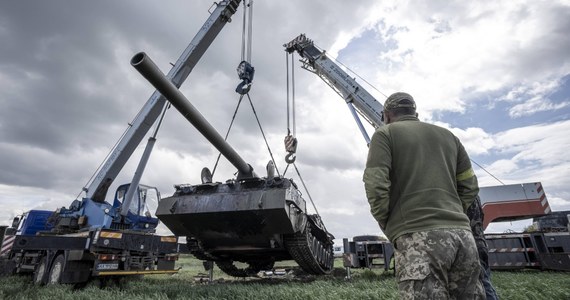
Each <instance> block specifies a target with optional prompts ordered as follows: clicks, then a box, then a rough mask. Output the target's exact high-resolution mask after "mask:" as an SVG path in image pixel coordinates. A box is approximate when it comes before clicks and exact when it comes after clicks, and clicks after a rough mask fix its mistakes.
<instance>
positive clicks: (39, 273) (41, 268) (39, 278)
mask: <svg viewBox="0 0 570 300" xmlns="http://www.w3.org/2000/svg"><path fill="white" fill-rule="evenodd" d="M47 260H48V258H47V256H44V257H42V258H41V262H40V264H39V265H38V266H37V267H36V270H35V271H34V284H37V285H43V284H45V275H46V273H47V268H48V263H47Z"/></svg>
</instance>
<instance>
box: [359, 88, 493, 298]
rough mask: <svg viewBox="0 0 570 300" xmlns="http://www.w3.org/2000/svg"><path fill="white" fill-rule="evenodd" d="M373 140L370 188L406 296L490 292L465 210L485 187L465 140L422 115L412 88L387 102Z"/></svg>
mask: <svg viewBox="0 0 570 300" xmlns="http://www.w3.org/2000/svg"><path fill="white" fill-rule="evenodd" d="M383 118H384V119H383V121H384V123H385V124H386V125H387V126H383V127H381V128H379V129H377V130H376V132H375V133H374V135H373V136H372V140H371V142H370V149H369V152H368V160H367V162H366V169H365V171H364V178H363V179H364V184H365V189H366V196H367V198H368V202H369V203H370V210H371V212H372V215H373V216H374V218H375V219H376V220H377V221H378V224H379V225H380V228H381V229H382V231H383V232H384V233H385V234H386V235H387V237H388V238H389V239H390V241H392V243H393V244H394V248H395V259H396V279H397V281H398V289H399V290H400V296H401V298H402V299H485V294H484V291H483V287H482V285H481V283H480V281H479V272H480V270H481V268H480V264H479V259H478V255H477V248H476V246H475V240H474V239H473V234H472V233H471V229H470V224H469V219H468V218H467V216H466V214H465V212H466V211H467V208H468V207H469V206H470V205H471V202H472V201H473V199H475V196H477V193H478V191H479V187H478V184H477V178H476V177H475V174H474V172H473V170H472V169H471V162H470V160H469V156H468V155H467V152H465V149H464V148H463V145H462V144H461V142H460V141H459V139H457V138H456V137H455V136H454V135H453V134H452V133H451V132H450V131H448V130H446V129H444V128H441V127H438V126H435V125H431V124H428V123H424V122H420V121H419V119H418V118H417V113H416V103H415V102H414V99H413V98H412V96H410V95H409V94H406V93H395V94H392V95H391V96H390V97H388V99H387V100H386V102H385V103H384V111H383Z"/></svg>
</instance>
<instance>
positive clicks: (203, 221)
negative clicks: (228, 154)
mask: <svg viewBox="0 0 570 300" xmlns="http://www.w3.org/2000/svg"><path fill="white" fill-rule="evenodd" d="M156 215H157V217H158V218H159V219H160V220H161V221H162V222H163V223H164V224H165V225H166V226H167V227H168V228H169V229H170V230H171V231H172V232H173V233H174V234H175V235H184V236H186V237H187V242H188V247H189V250H190V252H191V253H192V254H193V255H195V256H196V257H198V258H199V259H202V260H209V261H215V262H216V264H217V265H218V266H219V267H220V268H221V269H222V270H223V271H224V272H226V273H228V274H230V275H233V276H249V275H254V274H255V273H257V272H259V271H260V270H265V269H270V268H271V267H272V265H273V263H274V262H275V261H282V260H291V259H294V260H295V261H296V262H297V263H298V264H299V265H300V266H301V267H302V268H303V269H304V270H305V271H306V272H307V273H310V274H328V273H329V272H330V271H331V270H332V268H333V261H334V256H333V238H334V237H333V236H332V235H331V234H329V233H328V232H327V231H326V229H325V228H324V226H323V224H322V222H321V220H320V218H319V217H318V216H317V215H310V214H307V213H306V203H305V200H304V199H303V198H302V197H301V194H300V192H299V191H298V190H297V187H296V186H295V183H294V182H293V181H291V180H290V179H284V178H280V177H275V178H272V179H270V180H267V179H266V178H249V179H243V180H230V181H228V182H226V183H206V184H201V185H194V186H191V185H179V186H176V192H175V194H174V195H173V196H172V197H168V198H165V199H162V201H161V203H160V204H159V207H158V210H157V213H156ZM234 261H239V262H245V263H247V264H248V265H249V266H248V267H247V268H245V269H238V268H237V267H235V266H234V265H233V262H234Z"/></svg>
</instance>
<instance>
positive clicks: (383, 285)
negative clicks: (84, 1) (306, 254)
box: [0, 257, 570, 300]
mask: <svg viewBox="0 0 570 300" xmlns="http://www.w3.org/2000/svg"><path fill="white" fill-rule="evenodd" d="M178 265H179V266H180V267H182V269H181V271H180V272H179V273H178V274H176V275H155V276H146V277H144V278H143V279H137V280H131V281H128V282H126V283H124V284H120V285H117V284H109V285H108V286H106V287H104V288H101V287H100V282H98V281H93V282H91V283H89V284H88V285H87V286H86V287H85V288H83V289H74V288H73V287H72V286H69V285H61V286H59V285H55V286H44V287H38V286H35V285H33V284H32V283H31V282H30V278H28V277H23V276H12V277H4V278H0V299H14V300H17V299H73V300H81V299H100V300H111V299H120V300H127V299H136V300H141V299H155V300H160V299H247V300H250V299H271V300H279V299H288V300H295V299H327V300H328V299H343V300H344V299H359V300H360V299H398V291H397V287H396V282H395V280H394V276H393V273H392V272H383V271H381V270H352V275H353V278H352V280H350V281H347V280H345V278H344V277H345V275H346V273H345V272H344V269H343V268H342V263H341V262H340V260H338V261H336V262H335V266H336V268H335V272H334V275H333V276H322V277H314V276H296V277H295V276H285V277H280V278H253V279H245V280H244V279H236V278H232V277H229V276H227V275H225V274H223V273H222V272H221V271H219V270H218V269H217V268H215V271H214V282H212V283H209V284H205V283H200V282H197V281H196V280H195V276H196V275H198V274H199V273H206V272H205V271H204V269H203V267H202V263H201V262H200V261H198V260H196V259H193V258H191V257H182V258H181V259H180V260H179V262H178ZM276 267H277V268H285V269H291V268H292V269H293V271H295V269H296V265H295V264H294V262H279V263H278V264H277V266H276ZM493 283H494V285H495V287H496V289H497V291H498V293H499V296H500V297H501V299H533V300H534V299H570V273H558V272H538V271H521V272H494V273H493Z"/></svg>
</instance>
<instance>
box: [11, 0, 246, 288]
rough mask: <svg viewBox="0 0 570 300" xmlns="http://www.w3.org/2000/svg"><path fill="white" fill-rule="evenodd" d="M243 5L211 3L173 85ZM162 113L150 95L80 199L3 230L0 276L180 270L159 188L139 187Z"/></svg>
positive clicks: (48, 278)
mask: <svg viewBox="0 0 570 300" xmlns="http://www.w3.org/2000/svg"><path fill="white" fill-rule="evenodd" d="M240 2H241V0H225V1H220V2H219V3H215V9H214V10H213V11H212V12H211V14H210V16H209V18H208V19H207V20H206V22H205V23H204V25H203V26H202V27H201V28H200V30H199V31H198V33H197V34H196V36H195V37H194V38H193V39H192V41H191V42H190V44H189V45H188V46H187V48H186V49H185V50H184V52H183V53H182V55H181V56H180V58H178V60H177V61H176V63H175V64H174V66H173V67H172V69H171V70H170V72H169V73H168V75H167V78H168V80H170V81H171V82H172V83H173V84H174V85H175V86H176V87H180V86H181V85H182V83H183V82H184V81H185V79H186V78H187V77H188V75H189V74H190V72H191V71H192V69H193V68H194V66H195V65H196V64H197V63H198V61H199V60H200V58H201V57H202V55H203V54H204V53H205V51H206V50H207V49H208V47H209V46H210V44H211V43H212V41H213V40H214V39H215V37H216V36H217V34H218V33H219V32H220V31H221V29H222V28H223V27H224V25H225V24H226V23H228V22H230V21H231V16H232V15H233V14H234V13H235V12H236V10H237V8H238V7H239V4H240ZM212 7H214V5H213V6H212ZM166 109H167V106H166V99H165V98H164V97H163V96H162V95H161V94H160V93H159V92H158V91H155V92H154V93H153V94H152V95H151V97H150V98H149V99H148V100H147V102H146V103H145V104H144V106H143V107H142V109H141V110H140V112H139V113H138V115H137V116H136V118H135V119H134V121H133V122H132V123H131V124H130V127H129V128H128V130H127V131H126V133H125V134H124V135H123V136H122V137H121V139H120V141H119V142H118V144H117V146H116V147H115V148H114V149H113V151H112V152H111V154H110V155H109V156H108V158H107V159H106V161H105V162H104V164H103V166H102V167H101V168H100V169H99V170H98V173H97V174H96V176H94V179H93V181H92V182H91V183H90V184H89V186H88V187H87V188H84V189H83V190H84V191H85V193H86V195H85V197H84V198H83V199H82V200H74V201H73V202H72V203H71V205H70V206H69V207H68V208H65V207H62V208H60V209H57V210H56V211H55V212H52V211H40V210H31V211H29V212H27V213H25V214H24V215H23V216H21V217H16V218H15V219H14V222H13V224H12V226H11V227H9V228H8V227H4V228H2V229H3V230H0V240H1V241H2V248H1V252H0V275H11V274H20V273H31V274H33V281H34V283H36V284H54V283H79V284H80V283H85V282H87V281H88V280H89V279H91V278H94V277H106V276H113V277H121V276H129V275H145V274H161V273H162V274H164V273H175V272H177V270H175V268H174V267H175V261H176V260H177V259H178V252H177V248H178V244H177V238H176V237H174V236H158V235H156V234H155V230H156V227H157V225H158V219H157V218H156V217H153V216H152V211H151V210H150V209H149V205H150V204H151V203H152V202H154V203H156V204H158V203H157V202H159V201H160V194H159V193H158V190H157V189H156V188H153V187H149V186H144V185H140V184H139V181H140V178H141V176H142V172H143V171H144V168H145V166H146V162H147V161H148V158H149V156H150V153H151V151H152V148H153V145H154V142H155V140H156V133H157V131H158V128H159V126H160V123H161V121H162V116H164V113H165V111H166ZM159 118H160V120H159ZM157 120H159V121H157ZM155 123H156V127H155V131H154V134H153V135H152V136H151V137H150V138H149V139H148V143H147V145H146V148H145V150H144V153H143V155H142V158H141V160H140V162H139V165H138V167H137V170H136V172H135V175H134V177H133V180H132V182H131V183H130V184H125V185H121V186H119V187H118V188H117V191H116V192H115V198H114V201H113V203H112V204H111V203H108V202H106V201H105V198H106V195H107V191H108V189H109V186H110V185H111V184H112V183H113V181H114V179H115V178H116V176H117V175H118V173H119V172H120V171H121V169H122V168H123V166H124V165H125V163H126V162H127V160H128V159H129V158H130V157H131V155H132V154H133V152H134V151H135V149H136V147H137V146H138V145H139V144H140V142H141V141H142V139H143V138H144V136H145V135H146V134H147V132H148V131H149V129H150V128H151V127H152V126H153V124H155Z"/></svg>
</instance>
